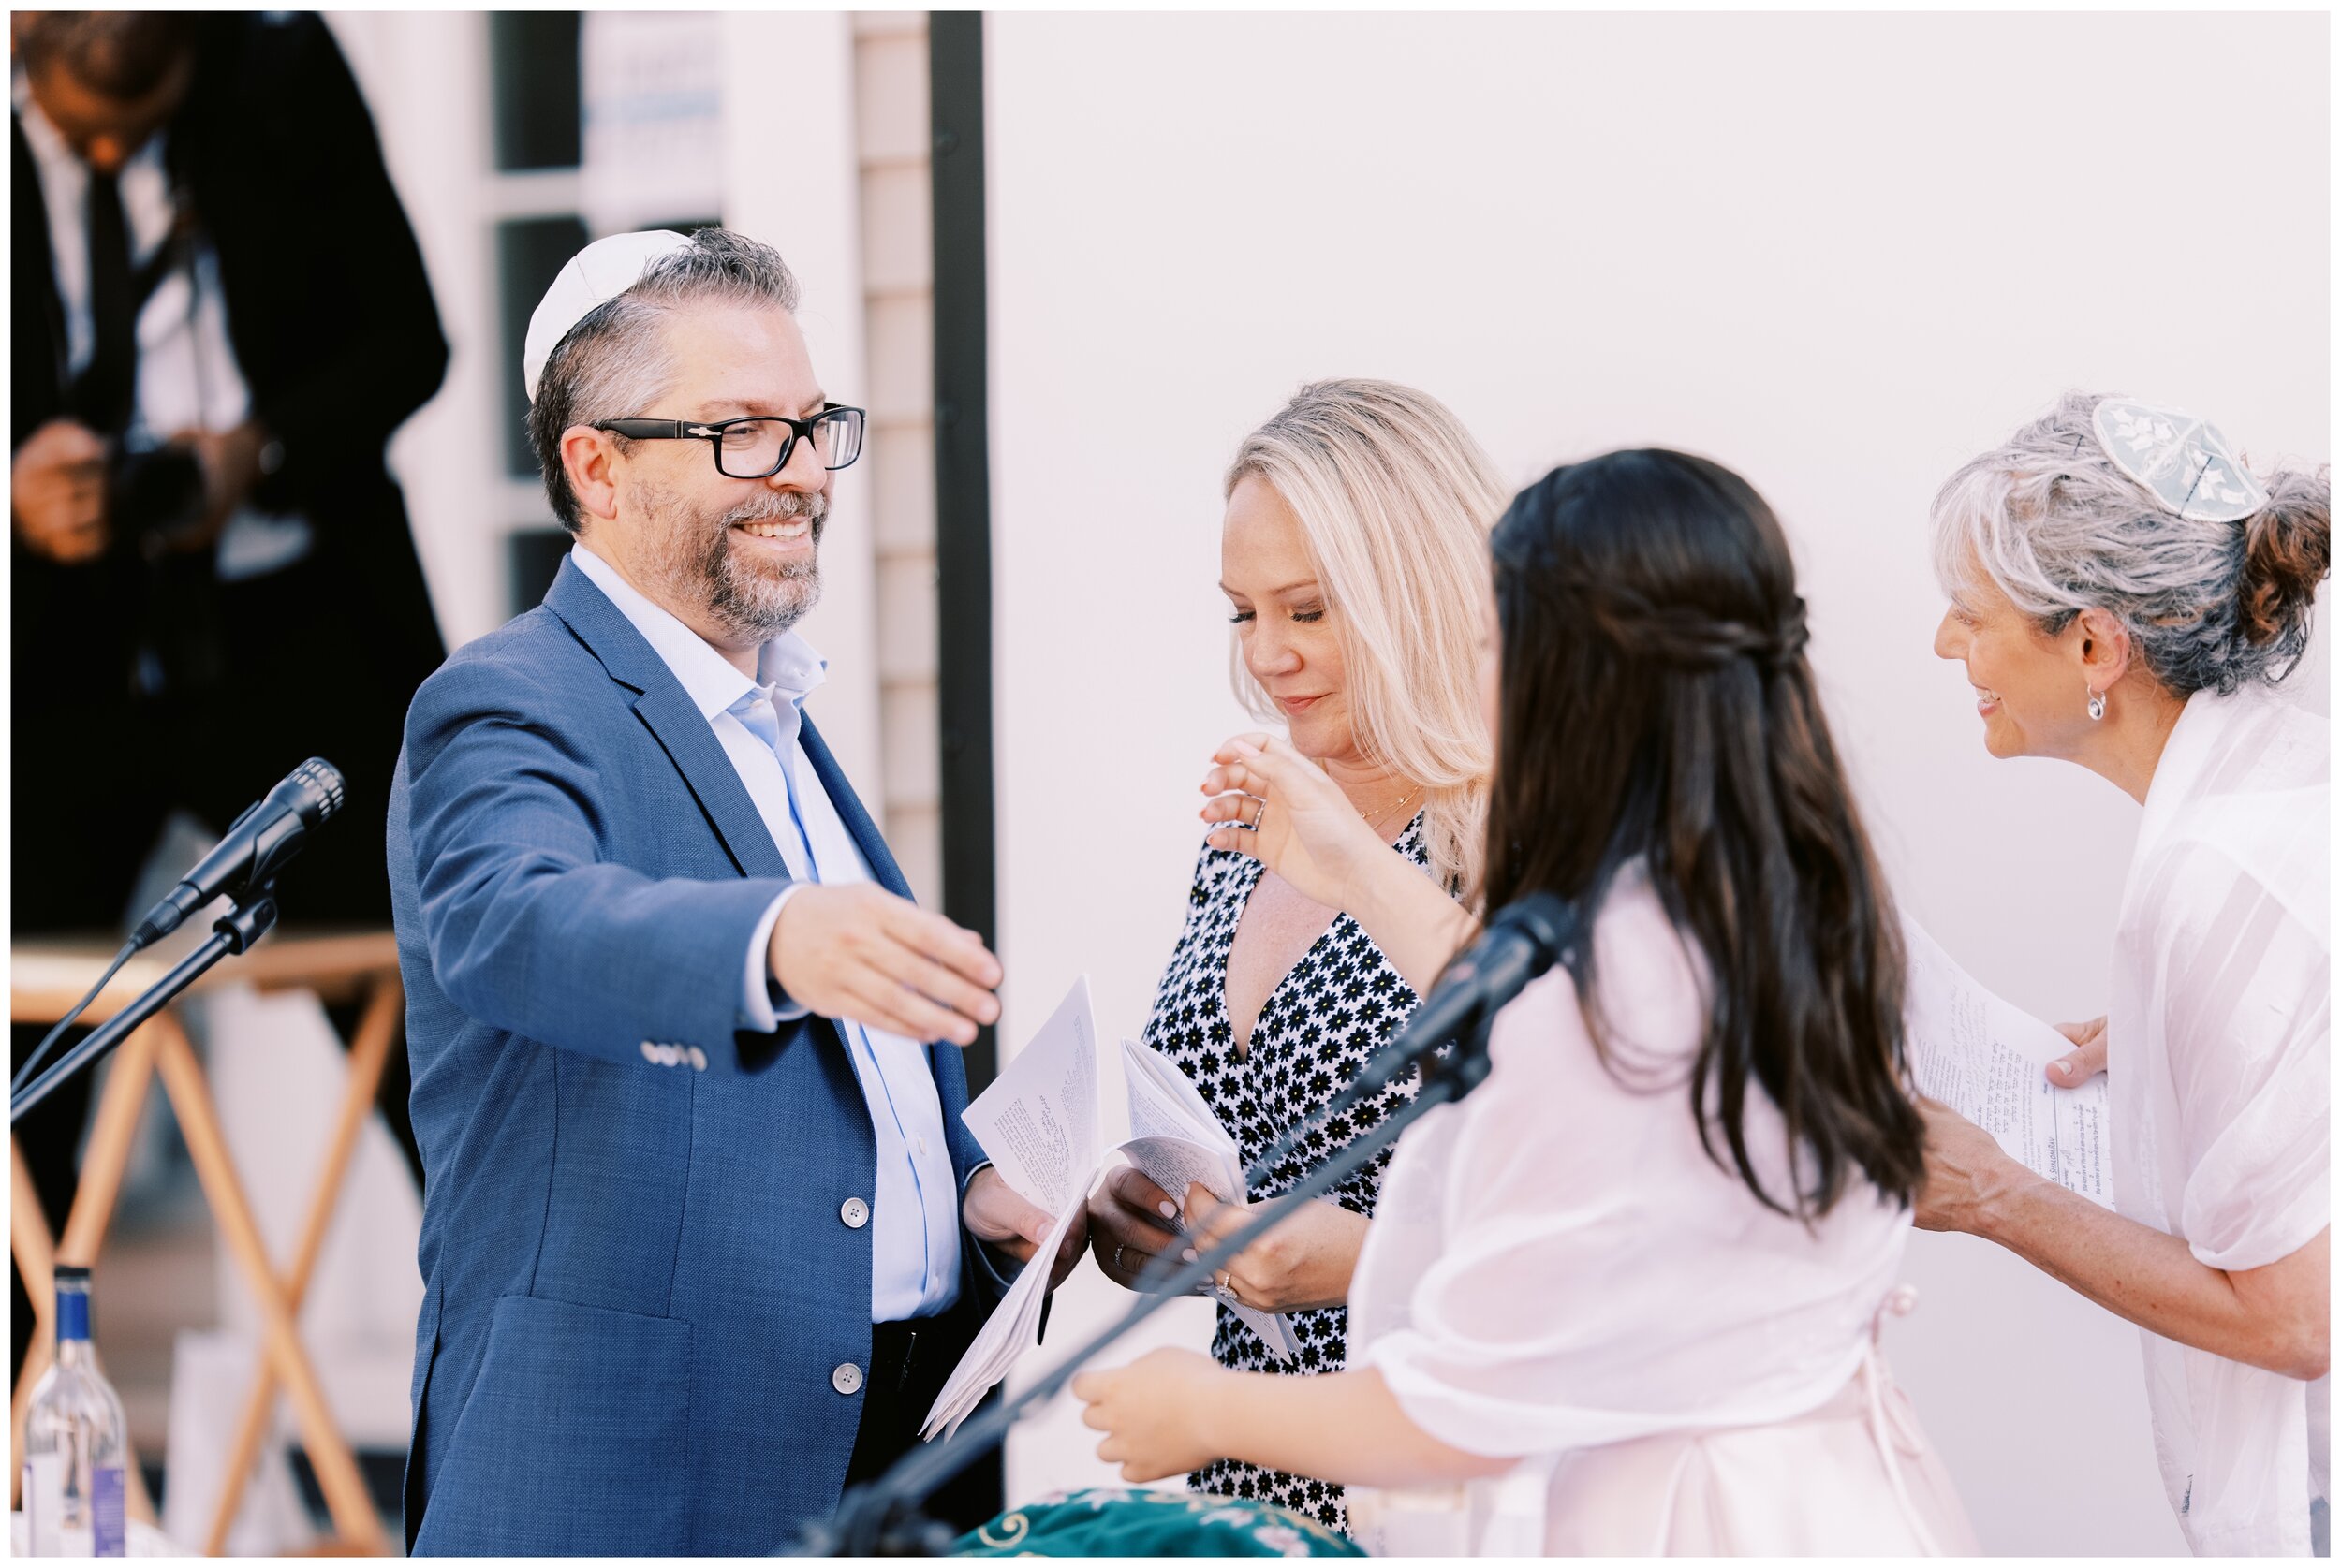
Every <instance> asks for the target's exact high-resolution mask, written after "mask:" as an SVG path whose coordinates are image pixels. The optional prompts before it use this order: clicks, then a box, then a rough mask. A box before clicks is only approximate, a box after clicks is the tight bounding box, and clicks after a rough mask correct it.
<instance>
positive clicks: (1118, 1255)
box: [1113, 1241, 1126, 1274]
mask: <svg viewBox="0 0 2341 1568" xmlns="http://www.w3.org/2000/svg"><path fill="white" fill-rule="evenodd" d="M1124 1246H1126V1243H1125V1242H1121V1241H1116V1242H1115V1243H1114V1244H1113V1271H1114V1272H1115V1273H1116V1274H1119V1273H1120V1272H1122V1249H1123V1247H1124Z"/></svg>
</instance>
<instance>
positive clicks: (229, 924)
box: [8, 880, 276, 1126]
mask: <svg viewBox="0 0 2341 1568" xmlns="http://www.w3.org/2000/svg"><path fill="white" fill-rule="evenodd" d="M275 925H276V884H275V882H274V881H273V880H271V881H268V882H264V883H262V884H260V886H258V887H255V888H252V889H251V890H249V891H247V892H244V893H241V894H238V895H237V898H236V906H235V907H234V908H233V909H230V910H229V911H228V913H227V914H225V915H223V916H220V917H219V918H218V919H216V920H214V921H213V922H212V936H211V939H210V940H209V941H207V942H205V943H204V944H203V945H201V946H200V947H198V948H197V949H196V950H195V951H194V952H192V953H190V954H188V955H187V956H186V957H185V958H184V959H182V960H179V963H178V965H177V966H176V967H175V968H173V969H172V970H171V971H170V973H169V974H168V975H164V976H163V977H162V978H161V979H159V980H157V981H155V983H154V984H153V985H152V986H149V987H148V988H147V989H146V990H145V992H144V993H143V994H141V995H140V997H139V999H138V1000H137V1001H135V1002H133V1003H131V1004H129V1005H128V1006H127V1007H125V1008H124V1009H123V1010H122V1011H121V1012H119V1013H116V1014H115V1015H114V1016H113V1017H112V1018H109V1019H107V1020H106V1022H105V1023H104V1024H103V1025H102V1026H100V1027H99V1028H98V1029H96V1031H94V1032H93V1033H91V1034H90V1036H89V1037H88V1038H87V1039H85V1040H83V1041H82V1042H81V1044H80V1045H78V1046H75V1047H74V1048H72V1049H71V1050H69V1051H67V1052H66V1054H65V1055H64V1056H62V1057H60V1058H58V1059H57V1060H56V1061H55V1062H52V1063H51V1064H50V1065H49V1067H48V1068H46V1069H45V1070H44V1071H43V1072H42V1073H41V1075H40V1077H37V1078H35V1079H34V1080H33V1081H32V1082H31V1083H28V1084H26V1085H25V1086H24V1090H23V1092H22V1093H20V1094H16V1095H14V1096H12V1097H11V1098H10V1099H9V1101H8V1123H9V1125H10V1126H14V1125H15V1124H16V1123H17V1122H19V1121H23V1120H24V1113H25V1112H26V1111H29V1110H31V1109H32V1108H33V1107H34V1106H37V1105H38V1104H40V1103H41V1101H43V1100H45V1099H47V1098H48V1097H49V1096H50V1095H51V1094H52V1093H53V1092H55V1090H56V1088H57V1086H58V1085H59V1084H61V1083H63V1082H65V1080H66V1079H67V1078H69V1077H72V1076H73V1075H74V1074H76V1073H78V1072H80V1071H81V1070H82V1069H83V1068H85V1067H87V1066H89V1065H90V1064H91V1063H92V1062H96V1060H97V1059H98V1058H99V1057H101V1056H103V1055H105V1054H106V1053H107V1052H108V1051H110V1050H111V1049H113V1048H114V1047H116V1046H118V1045H120V1044H121V1043H122V1042H123V1041H124V1040H125V1039H127V1038H128V1037H129V1034H130V1032H131V1031H132V1030H134V1029H136V1028H138V1026H139V1025H140V1024H142V1023H144V1022H145V1021H146V1020H147V1019H148V1018H153V1017H154V1016H155V1014H156V1013H159V1012H161V1011H162V1010H163V1008H164V1007H165V1006H166V1005H168V1004H169V1002H170V1000H171V999H172V998H173V997H175V996H177V995H178V994H179V993H180V992H181V991H183V990H185V989H187V988H188V987H189V986H191V985H193V984H194V983H195V982H196V980H197V979H198V978H199V976H200V975H202V974H203V973H204V971H206V970H208V969H210V968H211V967H212V966H213V964H215V963H217V962H219V960H222V959H224V958H226V957H228V955H229V954H231V953H242V952H245V951H247V950H249V949H250V947H251V946H252V945H253V944H254V943H256V942H258V941H259V940H260V938H262V937H264V936H266V935H267V934H268V933H269V932H270V931H272V930H273V929H274V928H275Z"/></svg>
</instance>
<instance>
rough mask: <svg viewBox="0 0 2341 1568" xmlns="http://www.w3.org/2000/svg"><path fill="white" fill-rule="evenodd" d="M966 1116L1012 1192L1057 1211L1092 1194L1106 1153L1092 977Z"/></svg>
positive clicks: (1076, 989)
mask: <svg viewBox="0 0 2341 1568" xmlns="http://www.w3.org/2000/svg"><path fill="white" fill-rule="evenodd" d="M960 1117H961V1119H962V1120H963V1121H965V1122H966V1123H967V1130H968V1131H969V1132H971V1133H973V1134H975V1135H976V1141H977V1142H978V1143H979V1144H981V1145H982V1146H983V1151H984V1153H985V1154H986V1155H987V1156H989V1157H990V1159H991V1161H992V1163H993V1164H994V1165H997V1166H998V1167H999V1171H1000V1177H1001V1179H1002V1180H1005V1181H1006V1182H1007V1183H1008V1184H1009V1188H1010V1190H1012V1191H1014V1192H1016V1193H1019V1194H1022V1195H1023V1196H1024V1197H1026V1198H1029V1199H1030V1200H1032V1201H1033V1202H1034V1203H1036V1204H1038V1205H1039V1206H1040V1207H1041V1208H1042V1209H1047V1210H1048V1211H1049V1212H1050V1213H1052V1214H1057V1213H1062V1212H1063V1211H1064V1209H1065V1207H1066V1205H1067V1204H1068V1203H1071V1202H1072V1201H1073V1199H1074V1197H1075V1196H1076V1195H1077V1194H1078V1195H1083V1196H1085V1195H1086V1194H1088V1192H1089V1183H1090V1180H1091V1179H1092V1178H1094V1177H1095V1176H1096V1175H1097V1161H1098V1156H1099V1154H1100V1152H1101V1151H1100V1150H1099V1149H1098V1147H1097V1019H1096V1018H1094V1017H1093V1016H1092V1014H1091V1012H1090V1008H1089V976H1088V975H1082V977H1081V978H1080V979H1078V980H1076V981H1074V982H1073V989H1071V990H1070V991H1068V992H1067V993H1066V997H1065V1000H1064V1001H1063V1002H1062V1003H1059V1004H1057V1010H1056V1011H1055V1012H1054V1013H1053V1014H1051V1015H1050V1017H1049V1021H1048V1022H1047V1023H1044V1024H1042V1025H1041V1026H1040V1032H1039V1033H1037V1034H1035V1035H1034V1036H1033V1037H1032V1039H1031V1040H1030V1041H1029V1042H1028V1043H1027V1044H1026V1045H1025V1047H1024V1048H1023V1050H1020V1051H1018V1052H1017V1053H1016V1055H1015V1057H1014V1059H1013V1060H1011V1061H1010V1062H1009V1064H1008V1065H1007V1066H1006V1067H1005V1068H1003V1069H1002V1070H1001V1072H1000V1076H999V1077H996V1078H994V1080H993V1082H992V1087H991V1088H989V1089H987V1090H985V1091H984V1092H982V1093H981V1094H979V1095H978V1096H977V1097H976V1100H975V1103H974V1104H973V1105H970V1106H968V1107H967V1108H966V1109H965V1110H964V1111H962V1112H961V1113H960Z"/></svg>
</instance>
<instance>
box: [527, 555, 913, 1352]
mask: <svg viewBox="0 0 2341 1568" xmlns="http://www.w3.org/2000/svg"><path fill="white" fill-rule="evenodd" d="M569 560H570V561H571V562H573V563H574V564H576V566H577V569H578V570H579V571H581V572H583V573H584V574H585V576H586V578H587V579H590V580H591V581H592V583H593V584H594V586H595V587H596V588H598V589H600V590H601V591H602V593H604V594H605V595H607V596H608V598H609V600H610V602H611V604H613V605H615V606H617V607H618V609H619V611H620V612H621V613H623V614H624V615H625V616H626V619H627V620H628V621H630V622H632V623H633V624H634V629H635V630H637V631H639V632H640V633H641V634H642V637H643V638H644V640H646V641H647V642H649V644H650V645H651V647H652V648H653V649H655V651H656V652H657V654H658V656H659V658H660V659H661V660H662V661H663V662H664V663H665V664H666V666H667V667H668V668H669V669H670V670H671V671H673V672H674V677H675V679H676V680H677V681H680V682H681V683H682V685H683V689H684V691H685V693H686V694H687V695H688V696H690V698H691V701H692V702H693V703H694V704H695V705H696V706H697V707H698V709H699V712H700V714H701V715H702V716H703V717H705V719H706V720H707V723H708V726H709V727H710V728H711V729H713V730H714V734H715V740H716V741H717V743H718V744H720V745H721V746H722V747H723V749H724V755H726V756H727V757H729V759H730V760H731V766H732V769H733V770H734V771H735V772H737V773H738V774H739V775H740V782H741V784H744V786H746V789H747V792H748V798H749V799H751V800H753V801H755V802H756V810H757V814H758V815H759V816H761V817H762V818H763V819H764V827H765V829H766V831H768V832H770V833H771V834H772V836H773V844H774V846H775V847H777V848H778V849H779V851H780V856H781V858H782V860H783V861H785V862H786V863H787V864H788V874H789V876H790V877H791V878H793V879H794V881H795V883H796V886H795V887H790V888H788V890H787V891H786V892H784V893H782V894H781V895H780V897H779V898H777V899H774V900H773V904H772V907H771V908H770V909H768V910H766V911H765V912H764V918H763V920H762V921H761V922H760V923H759V924H758V927H757V930H756V934H755V936H754V937H753V938H752V939H751V940H750V941H749V943H748V951H747V956H746V960H745V963H744V970H743V975H742V984H741V994H740V1024H741V1027H742V1028H744V1029H753V1030H756V1031H758V1032H759V1033H768V1032H770V1031H771V1030H773V1028H775V1027H776V1026H777V1025H778V1024H779V1023H780V1022H782V1021H784V1020H786V1019H788V1018H802V1017H803V1016H804V1011H805V1010H804V1008H803V1007H802V1005H799V1004H794V1003H789V1002H784V1003H782V1004H781V1005H779V1006H777V1007H775V1006H774V1004H773V997H772V994H771V990H770V989H769V988H768V987H767V985H766V979H765V977H766V975H767V974H768V973H769V971H768V969H767V967H766V962H765V954H766V952H767V951H768V950H769V947H770V943H771V938H772V931H773V924H774V922H776V921H777V920H778V919H779V918H780V911H781V908H782V906H784V905H785V904H786V903H787V902H788V900H789V898H790V897H791V896H792V895H793V894H795V893H796V892H797V891H799V889H800V888H802V887H804V886H805V885H808V884H813V883H825V884H829V885H832V886H833V885H836V884H839V883H847V882H867V881H869V880H871V873H870V865H869V862H868V861H867V860H865V859H864V858H863V857H862V855H861V846H860V845H858V844H856V843H854V839H853V834H852V833H850V832H848V831H847V828H846V824H845V821H844V819H843V818H841V817H840V816H839V815H838V814H837V808H836V806H835V805H834V804H833V803H832V801H831V800H830V798H829V792H828V791H827V790H825V789H823V788H822V787H821V782H820V778H819V775H817V773H816V772H815V771H814V770H813V764H812V762H811V760H810V759H809V758H807V757H806V756H805V755H804V747H803V746H802V744H801V743H800V742H799V740H798V728H799V725H800V722H801V719H802V709H803V706H804V699H805V697H806V696H807V695H808V694H810V693H811V692H812V691H813V690H814V689H815V688H816V687H817V686H818V685H819V684H820V683H821V681H822V680H823V678H824V676H825V672H826V669H827V665H826V663H825V661H823V659H822V658H821V656H820V655H819V654H818V653H816V652H814V651H813V648H812V646H811V645H810V644H809V643H807V642H806V641H805V640H804V638H802V637H799V636H797V634H796V633H794V632H788V633H785V634H783V635H782V636H780V637H774V638H773V640H772V641H770V642H768V643H766V644H765V645H764V646H763V647H762V648H761V649H760V650H758V653H757V676H758V679H756V680H753V681H752V680H750V679H749V678H748V677H747V676H745V675H744V674H742V673H741V672H740V669H739V667H737V666H735V665H733V664H732V662H731V661H730V660H729V659H728V658H726V657H725V656H724V655H723V653H722V652H719V651H718V650H717V649H715V648H714V646H713V645H712V644H710V643H709V642H708V641H707V640H706V639H705V638H703V637H700V636H699V634H698V633H697V632H695V631H693V630H691V628H690V627H688V626H686V625H685V624H684V623H682V622H681V621H679V620H677V619H676V618H675V617H674V616H673V615H671V614H670V613H668V612H667V611H666V610H664V609H661V608H659V607H658V606H656V605H655V604H653V603H651V602H650V600H648V599H646V598H644V597H643V596H642V595H641V594H640V593H638V592H636V591H635V589H634V587H633V585H632V584H630V583H628V582H627V581H626V579H624V578H623V577H621V576H619V575H618V572H617V569H616V568H615V567H613V566H611V564H609V563H608V562H606V561H604V560H603V559H601V557H599V556H597V555H596V554H595V553H594V552H593V551H592V550H587V549H586V548H585V547H584V546H582V545H579V546H576V547H575V548H573V549H571V550H570V551H569ZM837 1027H838V1032H839V1033H841V1034H843V1035H844V1036H845V1039H846V1048H847V1052H848V1054H849V1055H850V1056H851V1058H852V1060H853V1066H854V1072H855V1074H856V1075H857V1076H858V1077H860V1079H861V1093H862V1097H863V1099H865V1100H866V1101H867V1102H868V1103H869V1107H870V1125H871V1128H872V1130H873V1131H874V1132H875V1133H876V1136H877V1191H876V1193H875V1194H872V1198H871V1210H872V1213H871V1219H870V1232H871V1254H872V1261H871V1280H870V1320H871V1321H872V1322H873V1323H890V1322H892V1321H894V1320H896V1319H899V1318H909V1317H924V1316H930V1315H932V1314H934V1313H935V1312H941V1311H943V1310H944V1309H945V1308H947V1307H949V1306H950V1304H951V1303H952V1301H954V1300H955V1299H957V1297H958V1295H959V1189H958V1183H957V1181H956V1180H955V1178H954V1176H953V1174H952V1171H951V1155H950V1146H949V1145H948V1144H947V1143H946V1141H945V1139H944V1136H943V1105H942V1101H941V1100H940V1099H939V1098H938V1097H937V1095H936V1093H935V1077H934V1074H933V1073H932V1072H931V1071H930V1070H929V1068H928V1066H927V1056H926V1048H925V1047H924V1046H922V1045H920V1044H919V1043H918V1042H916V1041H912V1040H905V1039H904V1038H902V1037H901V1036H900V1035H896V1034H889V1033H885V1032H884V1031H882V1030H876V1029H866V1028H864V1027H863V1026H862V1025H861V1024H859V1023H855V1022H852V1021H850V1020H848V1019H843V1018H841V1019H839V1020H838V1021H837Z"/></svg>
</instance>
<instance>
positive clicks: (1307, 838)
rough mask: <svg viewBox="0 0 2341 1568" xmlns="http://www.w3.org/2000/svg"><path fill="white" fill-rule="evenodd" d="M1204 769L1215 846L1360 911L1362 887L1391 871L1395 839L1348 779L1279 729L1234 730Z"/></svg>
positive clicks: (1333, 903) (1327, 901)
mask: <svg viewBox="0 0 2341 1568" xmlns="http://www.w3.org/2000/svg"><path fill="white" fill-rule="evenodd" d="M1211 760H1212V764H1213V766H1212V769H1211V771H1210V772H1208V773H1205V774H1204V775H1203V786H1202V787H1203V793H1204V794H1205V795H1208V796H1210V797H1212V799H1209V800H1207V801H1205V802H1204V803H1203V810H1202V813H1201V814H1202V818H1203V820H1204V821H1205V822H1212V823H1220V824H1225V825H1226V826H1222V827H1217V828H1213V829H1212V832H1211V835H1210V838H1209V843H1210V844H1211V846H1212V848H1214V849H1229V850H1234V851H1235V852H1237V853H1238V854H1241V855H1248V856H1250V857H1252V858H1253V859H1255V860H1258V861H1259V862H1260V863H1261V864H1262V865H1264V866H1266V867H1267V868H1268V869H1269V870H1270V871H1272V872H1275V873H1276V874H1277V875H1278V876H1281V877H1283V878H1284V879H1285V880H1286V881H1287V882H1289V883H1290V884H1292V886H1293V887H1294V888H1295V889H1297V890H1298V891H1299V892H1300V893H1301V895H1302V896H1303V897H1304V898H1308V899H1314V900H1315V901H1317V902H1318V903H1321V904H1324V905H1326V906H1327V907H1329V908H1332V909H1340V910H1347V911H1348V912H1349V913H1351V914H1353V915H1354V914H1355V913H1357V909H1358V904H1359V900H1360V896H1361V893H1362V889H1363V888H1364V887H1366V886H1367V884H1368V883H1369V882H1370V880H1371V879H1372V877H1373V876H1374V875H1375V874H1376V873H1377V872H1386V871H1387V870H1388V869H1389V866H1390V861H1391V854H1390V845H1388V844H1387V843H1383V842H1382V839H1381V836H1380V835H1379V834H1377V833H1376V832H1375V831H1374V829H1373V828H1370V827H1368V826H1367V825H1366V822H1365V819H1364V818H1363V817H1362V816H1360V815H1359V814H1358V809H1357V808H1356V807H1355V806H1353V805H1351V804H1350V803H1349V797H1348V796H1347V795H1345V794H1343V793H1342V790H1341V786H1340V785H1339V784H1335V783H1333V781H1332V779H1330V778H1328V777H1327V776H1326V774H1325V770H1324V769H1321V768H1319V767H1318V766H1317V764H1316V763H1314V762H1311V761H1310V760H1309V759H1308V758H1307V757H1305V756H1303V755H1301V754H1300V753H1299V752H1297V751H1295V750H1294V749H1293V747H1292V742H1290V741H1289V740H1284V739H1283V738H1281V737H1279V736H1273V735H1262V734H1249V735H1236V736H1230V737H1229V740H1228V741H1227V743H1226V744H1224V745H1222V746H1221V747H1220V748H1219V749H1218V750H1217V751H1215V752H1214V753H1213V754H1212V757H1211Z"/></svg>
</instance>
